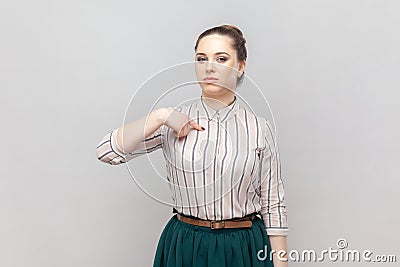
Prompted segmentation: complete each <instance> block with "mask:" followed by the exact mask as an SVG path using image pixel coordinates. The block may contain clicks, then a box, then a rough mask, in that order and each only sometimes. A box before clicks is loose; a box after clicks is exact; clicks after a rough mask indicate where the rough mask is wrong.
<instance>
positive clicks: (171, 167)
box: [97, 96, 288, 236]
mask: <svg viewBox="0 0 400 267" xmlns="http://www.w3.org/2000/svg"><path fill="white" fill-rule="evenodd" d="M175 109H176V110H178V111H180V112H182V113H185V114H187V115H188V117H189V118H190V119H191V120H194V121H196V122H197V123H198V124H199V125H201V126H203V127H204V128H205V130H204V131H197V130H191V131H189V134H188V135H187V136H186V137H183V138H177V137H175V136H174V133H173V130H172V129H171V128H169V127H167V126H165V125H162V126H161V127H159V128H158V129H157V130H156V131H155V132H154V133H153V134H152V135H150V136H149V137H147V138H146V139H144V140H143V141H142V142H141V143H140V144H139V145H138V146H137V147H136V149H135V150H134V151H132V152H130V153H127V154H124V153H122V150H121V148H120V147H119V146H118V143H117V141H116V140H117V131H118V129H114V130H113V131H111V132H109V133H108V134H106V135H105V136H104V138H103V139H102V140H101V142H100V143H99V145H98V147H97V156H98V159H99V160H101V161H102V162H105V163H109V164H113V165H116V164H121V163H125V162H127V161H129V160H131V159H133V158H136V157H138V156H141V155H144V154H145V153H150V152H152V151H155V150H157V149H159V148H162V152H163V155H164V158H165V161H166V170H167V180H168V181H169V182H170V184H171V186H170V189H171V193H172V200H173V204H174V208H175V209H176V210H177V211H178V212H179V213H182V214H185V215H188V216H195V217H198V218H201V219H205V220H225V219H231V218H237V217H243V216H245V215H247V214H251V213H253V212H257V213H259V214H261V216H262V218H263V221H264V225H265V228H266V231H267V234H268V235H284V236H286V235H288V224H287V215H286V205H285V201H284V188H283V182H282V179H281V166H280V159H279V151H278V146H277V141H276V137H275V135H274V134H273V131H272V127H271V124H270V122H269V121H268V120H266V119H265V118H263V117H259V116H257V115H255V114H253V113H251V112H249V111H248V110H247V109H246V108H244V107H243V106H242V105H240V104H239V103H238V101H237V98H236V96H235V100H234V102H233V103H232V104H230V105H229V106H227V107H224V108H222V109H219V110H214V109H213V108H211V107H210V106H209V105H207V104H206V102H205V101H204V99H203V97H200V99H199V100H198V101H195V102H193V103H191V104H188V105H183V106H179V107H175Z"/></svg>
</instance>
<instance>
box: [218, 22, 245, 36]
mask: <svg viewBox="0 0 400 267" xmlns="http://www.w3.org/2000/svg"><path fill="white" fill-rule="evenodd" d="M222 27H224V28H227V29H232V30H235V31H236V32H237V33H238V34H239V35H240V36H241V37H243V33H242V31H241V30H239V28H238V27H236V26H234V25H229V24H224V25H222Z"/></svg>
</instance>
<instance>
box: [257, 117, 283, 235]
mask: <svg viewBox="0 0 400 267" xmlns="http://www.w3.org/2000/svg"><path fill="white" fill-rule="evenodd" d="M264 121H265V122H264V123H265V131H264V133H265V136H264V140H265V146H264V147H263V149H262V150H261V153H260V157H261V162H260V174H261V202H262V203H261V205H262V207H261V214H262V217H263V220H264V225H265V228H266V231H267V234H268V235H282V236H287V235H288V232H289V228H288V223H287V215H286V205H285V193H284V188H283V181H282V178H281V164H280V159H279V150H278V145H277V140H276V136H275V135H274V133H273V131H272V127H271V125H270V123H269V121H268V120H265V119H264Z"/></svg>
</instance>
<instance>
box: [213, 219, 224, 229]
mask: <svg viewBox="0 0 400 267" xmlns="http://www.w3.org/2000/svg"><path fill="white" fill-rule="evenodd" d="M218 225H219V226H220V227H218ZM210 228H211V229H220V228H225V222H224V221H211V225H210Z"/></svg>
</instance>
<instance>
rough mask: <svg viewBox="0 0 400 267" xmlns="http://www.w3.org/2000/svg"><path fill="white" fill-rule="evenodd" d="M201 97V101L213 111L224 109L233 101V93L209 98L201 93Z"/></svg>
mask: <svg viewBox="0 0 400 267" xmlns="http://www.w3.org/2000/svg"><path fill="white" fill-rule="evenodd" d="M201 96H202V97H203V101H204V102H206V104H207V105H208V106H210V107H211V108H213V109H215V110H219V109H221V108H225V107H227V106H229V105H230V104H232V103H233V102H234V101H235V94H234V93H229V94H225V95H221V96H209V95H207V94H204V93H203V94H202V95H201Z"/></svg>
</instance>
